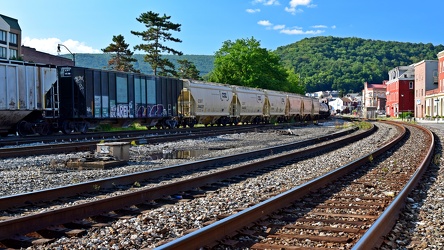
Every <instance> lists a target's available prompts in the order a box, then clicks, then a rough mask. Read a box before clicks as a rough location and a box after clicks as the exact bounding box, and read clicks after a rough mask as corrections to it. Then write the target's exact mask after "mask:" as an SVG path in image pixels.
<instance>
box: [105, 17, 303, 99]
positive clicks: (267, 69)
mask: <svg viewBox="0 0 444 250" xmlns="http://www.w3.org/2000/svg"><path fill="white" fill-rule="evenodd" d="M170 19H171V16H167V15H166V14H163V16H161V15H160V14H159V13H155V12H152V11H148V12H146V13H142V14H141V15H140V16H139V17H138V18H136V20H137V21H138V22H140V23H142V24H144V25H145V27H146V30H144V31H131V34H133V35H136V36H138V37H140V38H141V39H142V41H143V43H141V44H137V45H135V46H134V50H135V51H143V52H145V53H146V54H145V55H144V58H143V59H144V62H146V63H148V64H149V65H150V66H151V69H152V70H153V74H154V75H160V76H173V77H179V78H189V79H205V80H208V81H212V82H218V83H226V84H233V85H240V86H248V87H254V88H266V89H272V90H281V91H288V92H294V93H301V94H302V93H304V92H305V89H304V86H303V85H302V84H301V81H300V77H298V76H297V75H296V74H295V72H294V71H293V70H292V69H290V68H285V67H284V66H283V65H282V64H281V63H280V58H279V57H278V56H277V55H276V54H274V53H273V52H271V51H269V50H266V49H264V48H261V47H260V42H259V41H258V40H256V39H255V38H254V37H251V38H247V39H238V40H236V41H234V42H233V41H230V40H228V41H225V42H224V44H223V45H222V48H221V49H220V50H219V51H217V52H216V53H215V56H214V68H213V70H212V71H211V72H209V73H208V74H207V75H205V77H201V76H200V72H199V70H197V67H196V65H195V64H194V63H193V62H191V61H189V60H187V59H180V58H178V59H177V64H178V65H179V67H178V69H177V70H176V64H174V63H173V62H171V60H169V59H168V58H167V57H165V56H164V55H165V54H168V55H176V56H179V57H180V56H182V55H183V53H182V52H181V51H178V50H175V49H174V48H172V47H169V46H166V45H165V42H173V43H174V42H176V43H180V42H182V41H181V40H180V39H179V38H176V37H174V36H173V34H172V33H171V32H172V31H175V32H180V31H181V24H178V23H173V22H171V21H170ZM102 51H103V52H104V53H109V54H111V58H110V59H109V60H108V69H111V70H117V71H125V72H136V73H140V70H138V69H136V67H134V64H135V63H138V60H137V59H136V58H134V52H133V51H131V50H130V49H129V44H127V43H126V42H125V38H124V37H123V36H122V35H114V36H113V38H112V43H110V44H109V45H108V46H107V47H106V48H103V49H102Z"/></svg>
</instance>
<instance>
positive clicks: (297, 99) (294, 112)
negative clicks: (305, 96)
mask: <svg viewBox="0 0 444 250" xmlns="http://www.w3.org/2000/svg"><path fill="white" fill-rule="evenodd" d="M286 100H287V101H286V105H285V117H286V120H287V121H290V120H294V121H301V120H302V118H303V117H302V114H303V110H302V107H303V106H302V96H301V95H298V94H291V93H287V99H286Z"/></svg>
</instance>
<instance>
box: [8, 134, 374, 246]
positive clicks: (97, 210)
mask: <svg viewBox="0 0 444 250" xmlns="http://www.w3.org/2000/svg"><path fill="white" fill-rule="evenodd" d="M375 130H376V128H373V129H372V130H369V131H365V132H362V133H358V134H356V135H353V136H348V137H346V138H342V139H337V140H338V141H336V142H333V143H326V144H325V145H323V146H318V147H312V148H310V149H307V150H303V151H301V152H298V153H292V154H287V155H286V154H284V155H283V156H279V157H272V159H270V160H267V161H262V162H258V163H254V164H247V165H245V166H242V167H239V168H233V169H230V170H226V171H221V172H216V173H213V174H208V175H205V176H201V177H199V178H194V179H189V180H184V181H181V182H177V183H176V182H175V183H171V184H168V185H163V186H159V187H154V188H150V189H144V190H140V191H136V192H132V193H128V194H125V195H121V196H116V197H112V198H107V199H101V200H97V201H94V202H89V203H85V204H79V205H76V206H72V207H68V208H62V209H57V210H51V211H48V212H44V213H37V214H33V215H29V216H17V218H12V219H11V218H9V219H8V220H5V221H2V222H0V239H2V240H3V242H8V240H6V239H9V240H11V239H14V238H15V237H16V236H17V235H24V234H27V233H29V232H32V231H39V232H40V233H42V230H44V231H46V232H49V231H51V230H49V229H47V228H48V227H50V226H51V225H60V224H65V225H66V224H67V223H70V222H72V221H75V220H78V219H84V218H88V217H93V216H97V215H100V214H103V213H108V212H110V211H117V210H121V209H124V208H126V207H128V206H130V205H131V204H143V203H146V202H147V201H150V200H154V199H160V198H163V197H165V196H168V195H169V194H176V193H180V192H183V191H186V190H191V189H193V188H195V187H199V186H201V185H204V184H205V183H213V182H215V181H220V180H224V179H227V178H231V177H233V176H239V175H242V174H244V173H249V172H251V171H255V170H257V169H261V168H267V167H269V166H270V164H274V165H275V166H276V163H278V162H285V161H291V160H294V158H295V157H299V158H300V157H308V155H310V154H314V153H316V152H318V151H319V150H323V151H325V150H331V149H333V148H337V147H338V144H339V145H341V146H343V145H345V144H348V143H351V142H353V141H355V140H359V139H360V138H363V137H365V136H367V135H369V134H371V133H373V132H374V131H375ZM350 132H352V131H351V130H350V131H344V132H341V133H337V134H333V135H328V136H324V137H319V138H315V139H312V140H308V141H304V142H298V143H295V144H292V145H283V146H281V147H274V148H268V149H264V150H261V151H259V152H258V151H256V152H250V153H244V154H239V155H234V156H231V157H230V158H222V157H221V158H217V159H210V160H206V161H199V162H193V163H191V164H185V165H181V166H179V167H174V168H173V167H171V168H165V169H162V170H158V171H149V172H146V173H139V174H133V175H128V176H123V177H118V178H110V179H107V180H100V181H95V182H89V183H83V184H79V185H72V186H69V187H64V188H59V189H51V190H44V191H41V192H35V193H31V194H23V195H16V196H9V197H4V198H2V199H1V200H0V205H1V208H0V209H2V210H12V209H14V208H19V207H21V206H22V205H23V204H29V203H34V204H37V203H39V204H41V203H42V202H51V203H53V201H54V200H57V199H65V200H66V197H69V196H70V195H71V196H72V195H73V194H75V195H78V194H82V193H85V192H91V191H92V192H96V193H99V191H103V190H105V189H107V188H110V187H113V186H114V187H115V186H121V185H128V184H130V185H131V184H134V183H135V182H139V183H142V184H143V183H144V181H146V180H148V181H149V180H153V179H156V178H159V176H164V175H166V174H169V175H177V174H178V173H180V172H184V171H190V170H193V169H194V170H195V169H200V170H201V168H205V167H208V166H213V167H214V165H215V164H216V165H220V164H227V162H233V161H236V160H240V159H242V160H246V159H250V158H257V157H258V156H260V155H270V154H276V153H278V152H280V151H285V150H289V149H292V148H298V147H300V146H302V145H307V144H314V143H318V142H322V141H325V140H331V139H333V138H335V137H340V136H344V135H346V134H348V133H350ZM99 194H100V193H99ZM26 209H27V208H26ZM54 231H57V230H52V231H51V233H52V234H55V233H54ZM65 231H66V230H65ZM43 234H44V233H43ZM5 240H6V241H5ZM13 241H14V242H17V241H16V240H13ZM18 241H21V240H18ZM9 242H10V241H9ZM28 243H29V242H28ZM14 244H15V243H14Z"/></svg>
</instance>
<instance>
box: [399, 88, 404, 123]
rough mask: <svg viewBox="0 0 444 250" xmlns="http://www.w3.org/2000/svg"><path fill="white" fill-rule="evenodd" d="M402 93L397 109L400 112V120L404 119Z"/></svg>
mask: <svg viewBox="0 0 444 250" xmlns="http://www.w3.org/2000/svg"><path fill="white" fill-rule="evenodd" d="M403 97H404V95H403V94H401V101H400V102H399V111H400V112H401V120H403V121H404V113H402V106H403V105H402V103H403V100H404V98H403Z"/></svg>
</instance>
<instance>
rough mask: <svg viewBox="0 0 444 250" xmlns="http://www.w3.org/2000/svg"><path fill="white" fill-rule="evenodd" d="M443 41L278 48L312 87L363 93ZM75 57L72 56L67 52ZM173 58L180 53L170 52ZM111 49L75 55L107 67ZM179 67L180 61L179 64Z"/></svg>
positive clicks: (431, 54) (314, 42)
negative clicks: (107, 52) (97, 52)
mask: <svg viewBox="0 0 444 250" xmlns="http://www.w3.org/2000/svg"><path fill="white" fill-rule="evenodd" d="M443 50H444V46H443V45H436V46H435V45H433V44H431V43H428V44H423V43H403V42H394V41H379V40H370V39H361V38H354V37H352V38H339V37H331V36H328V37H325V36H319V37H313V38H305V39H302V40H300V41H298V42H295V43H293V44H289V45H286V46H282V47H279V48H277V49H276V51H274V52H275V53H276V54H278V55H279V56H280V57H281V58H282V62H283V64H284V65H285V66H286V67H289V68H293V69H294V70H295V72H296V73H298V74H300V76H301V80H302V81H303V82H304V83H305V85H306V91H307V92H314V91H319V90H340V91H343V92H360V91H361V90H362V88H363V83H364V82H369V83H381V82H382V81H383V80H387V78H388V71H389V70H391V69H393V68H395V67H397V66H405V65H410V64H413V63H417V62H420V61H422V60H436V59H437V56H436V55H437V54H438V52H440V51H443ZM64 56H66V57H67V58H71V55H64ZM165 57H167V58H168V59H170V60H171V61H172V62H173V63H176V62H177V59H178V58H179V56H174V55H166V56H165ZM109 58H110V55H109V54H76V64H77V65H78V66H82V67H90V68H97V69H103V68H104V67H106V65H107V63H108V60H109ZM135 58H136V59H138V62H137V63H136V64H135V68H136V69H139V70H140V71H141V72H142V73H145V74H152V70H151V68H150V66H149V65H148V64H147V63H145V62H144V61H143V55H142V54H137V55H135ZM180 58H181V59H187V60H188V61H191V62H193V63H194V64H195V65H196V67H197V69H198V70H199V71H200V73H201V76H205V75H207V74H208V73H209V72H210V71H211V70H212V69H213V63H214V56H212V55H183V56H181V57H180ZM176 67H178V66H177V64H176Z"/></svg>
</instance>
